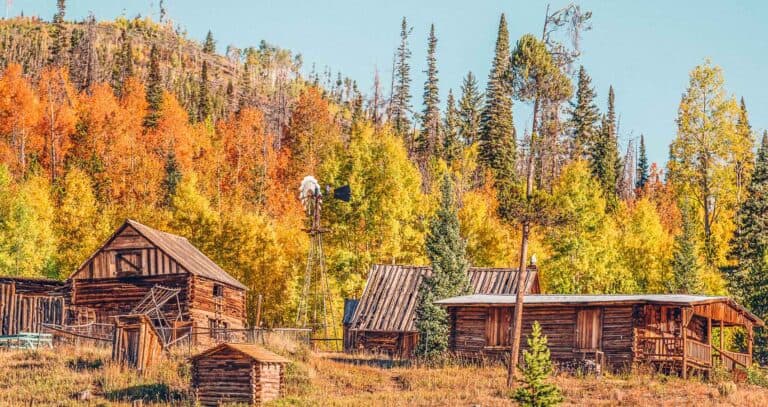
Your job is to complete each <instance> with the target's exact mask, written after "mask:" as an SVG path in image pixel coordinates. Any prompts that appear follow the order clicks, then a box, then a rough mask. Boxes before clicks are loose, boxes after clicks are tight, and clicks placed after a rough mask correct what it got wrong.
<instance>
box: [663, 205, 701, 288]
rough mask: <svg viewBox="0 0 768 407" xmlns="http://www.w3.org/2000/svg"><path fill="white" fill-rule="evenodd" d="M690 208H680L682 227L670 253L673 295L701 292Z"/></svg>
mask: <svg viewBox="0 0 768 407" xmlns="http://www.w3.org/2000/svg"><path fill="white" fill-rule="evenodd" d="M690 211H691V210H690V208H689V207H688V205H687V204H684V205H683V206H682V207H681V208H680V214H681V218H682V227H681V230H680V234H678V235H677V236H675V246H674V251H673V252H672V275H673V277H672V281H670V291H671V292H672V293H675V294H700V293H701V290H702V285H701V280H700V278H699V277H700V276H699V269H700V267H699V258H698V256H697V254H696V230H695V223H694V221H693V218H692V216H691V213H690Z"/></svg>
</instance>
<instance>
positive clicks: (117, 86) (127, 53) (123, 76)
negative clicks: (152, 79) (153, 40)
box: [112, 30, 133, 96]
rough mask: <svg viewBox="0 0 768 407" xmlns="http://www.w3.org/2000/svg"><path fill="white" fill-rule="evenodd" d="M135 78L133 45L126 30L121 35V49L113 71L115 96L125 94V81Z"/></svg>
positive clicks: (116, 57) (116, 56)
mask: <svg viewBox="0 0 768 407" xmlns="http://www.w3.org/2000/svg"><path fill="white" fill-rule="evenodd" d="M132 76H133V44H132V43H131V39H130V38H128V33H127V32H126V30H123V32H122V33H121V34H120V49H119V50H118V52H117V55H115V67H114V69H113V71H112V89H114V90H115V94H116V95H118V96H121V95H122V94H123V85H124V84H125V81H126V80H127V79H128V78H130V77H132Z"/></svg>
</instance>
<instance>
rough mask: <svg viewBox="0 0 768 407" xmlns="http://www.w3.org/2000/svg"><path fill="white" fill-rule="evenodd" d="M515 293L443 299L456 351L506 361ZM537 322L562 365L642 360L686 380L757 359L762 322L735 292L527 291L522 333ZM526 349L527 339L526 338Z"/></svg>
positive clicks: (616, 367)
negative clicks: (735, 344) (736, 332)
mask: <svg viewBox="0 0 768 407" xmlns="http://www.w3.org/2000/svg"><path fill="white" fill-rule="evenodd" d="M515 297H516V296H515V295H467V296H460V297H453V298H447V299H443V300H440V301H437V303H438V304H440V305H442V306H444V307H446V308H447V310H448V314H449V318H450V324H451V337H450V342H449V343H450V345H449V346H450V349H451V350H452V351H453V352H454V353H456V354H457V355H461V356H465V357H469V358H473V359H485V358H489V359H499V358H503V357H504V356H505V355H506V354H507V353H508V352H509V350H510V348H511V338H510V332H511V328H512V315H513V312H514V308H515ZM534 321H538V322H539V324H540V325H541V328H542V332H543V333H544V335H546V336H547V339H548V342H549V349H550V352H551V357H552V360H553V361H554V362H556V363H559V364H568V363H578V362H579V361H581V360H591V361H593V362H595V363H597V364H598V365H599V366H603V367H605V368H607V369H609V370H611V371H626V370H631V369H632V368H633V367H635V366H637V365H639V364H645V365H651V366H653V367H655V368H657V369H660V370H663V371H665V372H672V373H676V374H680V375H681V376H683V377H686V376H687V375H688V374H690V373H703V374H709V373H710V372H711V369H712V367H713V366H714V361H715V360H716V359H719V360H720V362H721V363H722V364H723V365H724V366H725V367H726V368H728V369H730V370H735V369H736V368H742V369H743V368H746V367H747V366H750V365H751V363H752V342H753V329H754V327H761V326H764V323H763V321H762V320H761V319H760V318H758V317H756V316H755V315H753V314H752V313H750V312H749V311H748V310H746V309H745V308H744V307H742V306H741V305H739V304H737V303H736V302H735V301H733V300H732V299H730V298H728V297H709V296H701V295H679V294H668V295H662V294H658V295H654V294H640V295H526V296H525V298H524V310H523V326H522V328H523V336H527V335H528V334H530V332H531V326H532V325H533V323H534ZM713 329H714V330H718V331H720V332H724V331H725V330H726V329H741V330H743V332H744V333H745V336H746V346H745V347H746V349H743V350H742V352H735V351H732V350H728V349H725V345H724V343H723V341H722V338H723V335H717V336H718V337H719V338H720V340H719V342H715V341H713V338H714V336H713ZM523 347H525V341H523Z"/></svg>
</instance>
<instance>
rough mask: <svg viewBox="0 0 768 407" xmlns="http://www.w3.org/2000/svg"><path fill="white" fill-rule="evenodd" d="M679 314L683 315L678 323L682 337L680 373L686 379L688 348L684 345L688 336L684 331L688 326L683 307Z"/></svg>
mask: <svg viewBox="0 0 768 407" xmlns="http://www.w3.org/2000/svg"><path fill="white" fill-rule="evenodd" d="M681 314H682V317H683V320H682V322H681V323H680V335H681V336H682V337H683V371H682V372H681V373H682V376H683V379H687V378H688V350H687V348H686V346H685V345H686V343H685V342H686V340H687V336H688V333H687V332H686V330H687V327H688V322H687V319H688V318H687V317H686V315H685V309H682V310H681Z"/></svg>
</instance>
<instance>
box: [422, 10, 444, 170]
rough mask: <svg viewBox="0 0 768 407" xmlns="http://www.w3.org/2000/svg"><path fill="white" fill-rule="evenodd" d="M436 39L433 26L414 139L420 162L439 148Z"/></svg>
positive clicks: (430, 33) (430, 32)
mask: <svg viewBox="0 0 768 407" xmlns="http://www.w3.org/2000/svg"><path fill="white" fill-rule="evenodd" d="M436 50H437V37H436V36H435V25H434V24H432V26H431V27H430V29H429V40H428V42H427V70H426V71H424V73H426V74H427V80H426V82H424V110H423V111H422V115H421V131H420V132H419V134H418V136H417V138H416V153H417V154H418V156H419V160H420V161H421V162H426V160H427V159H428V158H429V157H430V156H431V155H435V154H436V153H437V149H438V147H439V146H440V141H441V140H440V94H439V89H438V87H437V57H436V56H435V51H436Z"/></svg>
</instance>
